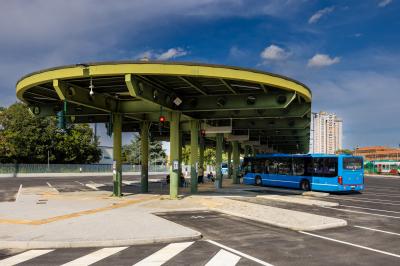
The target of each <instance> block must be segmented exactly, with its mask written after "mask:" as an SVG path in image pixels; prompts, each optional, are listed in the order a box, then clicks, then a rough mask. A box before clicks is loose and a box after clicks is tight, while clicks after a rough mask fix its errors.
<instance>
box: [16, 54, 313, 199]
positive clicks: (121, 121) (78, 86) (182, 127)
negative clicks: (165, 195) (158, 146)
mask: <svg viewBox="0 0 400 266" xmlns="http://www.w3.org/2000/svg"><path fill="white" fill-rule="evenodd" d="M16 92H17V97H18V98H19V99H20V100H22V101H23V102H25V103H26V104H28V105H29V107H30V109H31V111H32V112H33V113H34V114H35V115H38V116H43V117H45V116H58V117H59V118H60V119H65V121H67V123H106V125H107V129H108V131H109V134H110V135H112V136H113V142H114V151H113V152H114V164H113V183H114V188H113V194H114V195H115V196H121V195H122V193H121V188H122V163H121V146H122V132H140V136H141V162H142V167H141V188H142V192H144V193H145V192H147V191H148V159H149V139H158V140H166V141H170V155H169V161H170V196H171V198H176V197H177V196H178V185H179V177H180V172H181V157H182V145H183V144H185V143H190V146H191V151H192V152H191V155H190V165H191V192H192V193H195V192H196V191H197V169H198V167H199V166H203V163H204V162H203V156H204V155H203V154H204V147H206V146H213V147H215V149H216V182H217V186H218V187H221V185H222V173H221V163H222V153H223V150H225V151H227V152H228V160H229V163H230V162H231V158H232V161H233V167H232V169H233V172H232V182H233V183H237V182H238V179H237V176H238V169H239V162H240V159H239V156H240V151H241V149H242V148H243V149H244V153H245V155H248V154H249V151H250V147H251V149H252V151H253V152H255V151H257V152H281V153H307V152H308V146H309V134H310V118H311V98H312V97H311V91H310V89H309V88H307V86H305V85H304V84H302V83H300V82H298V81H295V80H293V79H290V78H288V77H284V76H280V75H276V74H272V73H267V72H261V71H258V70H252V69H243V68H238V67H230V66H222V65H210V64H199V63H181V62H159V61H155V62H150V61H118V62H101V63H87V64H77V65H68V66H62V67H55V68H50V69H45V70H41V71H37V72H34V73H31V74H28V75H26V76H24V77H22V78H21V79H20V80H19V81H18V83H17V86H16Z"/></svg>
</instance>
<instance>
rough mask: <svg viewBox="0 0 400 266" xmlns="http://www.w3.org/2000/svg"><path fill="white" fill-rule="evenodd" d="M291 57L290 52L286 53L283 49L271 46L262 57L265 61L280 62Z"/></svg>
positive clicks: (262, 53) (263, 52)
mask: <svg viewBox="0 0 400 266" xmlns="http://www.w3.org/2000/svg"><path fill="white" fill-rule="evenodd" d="M289 55H290V53H289V52H287V51H285V50H284V49H283V48H281V47H279V46H276V45H274V44H271V45H270V46H268V47H266V48H265V49H264V51H262V52H261V54H260V56H261V58H262V59H264V60H272V61H280V60H283V59H286V58H287V57H288V56H289Z"/></svg>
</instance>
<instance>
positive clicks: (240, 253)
mask: <svg viewBox="0 0 400 266" xmlns="http://www.w3.org/2000/svg"><path fill="white" fill-rule="evenodd" d="M206 241H207V242H209V243H211V244H213V245H216V246H218V247H220V248H223V249H226V250H229V251H230V252H232V253H235V254H237V255H239V256H242V257H244V258H246V259H249V260H252V261H254V262H257V263H258V264H261V265H264V266H273V265H272V264H269V263H268V262H265V261H262V260H260V259H257V258H255V257H253V256H250V255H247V254H246V253H243V252H240V251H239V250H236V249H233V248H230V247H227V246H225V245H222V244H220V243H218V242H216V241H213V240H210V239H208V240H206Z"/></svg>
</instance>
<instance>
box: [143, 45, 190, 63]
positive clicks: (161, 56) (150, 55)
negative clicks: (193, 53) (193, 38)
mask: <svg viewBox="0 0 400 266" xmlns="http://www.w3.org/2000/svg"><path fill="white" fill-rule="evenodd" d="M187 54H188V51H186V50H184V49H183V48H180V47H176V48H169V49H168V50H166V51H165V52H159V53H157V52H154V51H153V50H147V51H144V52H141V53H140V54H138V55H136V56H135V59H139V60H140V59H145V58H146V59H149V60H169V59H172V58H177V57H181V56H185V55H187Z"/></svg>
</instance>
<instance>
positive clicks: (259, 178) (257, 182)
mask: <svg viewBox="0 0 400 266" xmlns="http://www.w3.org/2000/svg"><path fill="white" fill-rule="evenodd" d="M256 186H262V180H261V177H260V176H256Z"/></svg>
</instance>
